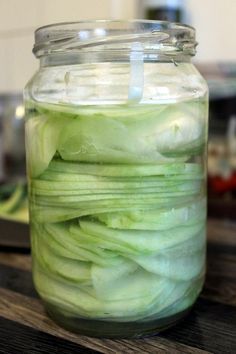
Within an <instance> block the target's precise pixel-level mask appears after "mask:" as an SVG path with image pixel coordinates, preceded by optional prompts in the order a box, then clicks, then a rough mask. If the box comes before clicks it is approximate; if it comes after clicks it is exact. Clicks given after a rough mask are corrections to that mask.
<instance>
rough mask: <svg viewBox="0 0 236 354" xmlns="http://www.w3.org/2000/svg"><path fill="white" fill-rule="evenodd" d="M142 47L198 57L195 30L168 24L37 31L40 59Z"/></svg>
mask: <svg viewBox="0 0 236 354" xmlns="http://www.w3.org/2000/svg"><path fill="white" fill-rule="evenodd" d="M133 43H142V45H143V50H144V51H145V52H157V51H162V52H165V53H168V52H169V53H172V55H173V53H179V52H182V53H184V54H186V55H195V48H196V45H197V43H196V41H195V29H194V28H193V27H191V26H188V25H184V24H180V23H173V22H168V21H149V20H130V21H120V20H96V21H79V22H65V23H56V24H52V25H48V26H44V27H40V28H38V29H37V30H36V31H35V45H34V48H33V53H34V54H35V56H36V57H37V58H39V57H42V56H45V55H50V54H56V53H65V52H68V51H70V52H76V51H98V50H103V51H104V50H115V51H117V50H130V49H131V47H132V44H133Z"/></svg>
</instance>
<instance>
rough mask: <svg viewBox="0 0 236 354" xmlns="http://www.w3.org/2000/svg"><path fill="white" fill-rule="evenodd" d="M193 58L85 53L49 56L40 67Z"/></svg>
mask: <svg viewBox="0 0 236 354" xmlns="http://www.w3.org/2000/svg"><path fill="white" fill-rule="evenodd" d="M191 58H192V56H191V55H189V54H186V53H184V52H181V51H180V52H161V51H160V52H141V51H129V52H128V51H86V52H85V51H84V52H69V53H66V52H65V53H58V54H55V53H53V54H49V55H45V56H42V57H41V58H40V67H50V66H61V65H76V64H89V63H103V62H104V63H107V62H110V63H112V62H114V63H119V62H120V63H128V62H130V61H131V60H136V61H138V60H139V61H143V62H145V63H149V62H150V63H158V62H160V63H171V62H172V63H176V64H178V63H190V62H191Z"/></svg>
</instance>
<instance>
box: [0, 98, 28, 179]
mask: <svg viewBox="0 0 236 354" xmlns="http://www.w3.org/2000/svg"><path fill="white" fill-rule="evenodd" d="M1 102H2V149H3V155H4V156H3V160H4V169H5V174H6V179H7V180H11V181H14V180H15V181H17V180H18V179H22V178H24V177H25V175H26V172H25V135H24V116H25V110H24V105H23V97H22V94H7V95H4V96H2V99H1Z"/></svg>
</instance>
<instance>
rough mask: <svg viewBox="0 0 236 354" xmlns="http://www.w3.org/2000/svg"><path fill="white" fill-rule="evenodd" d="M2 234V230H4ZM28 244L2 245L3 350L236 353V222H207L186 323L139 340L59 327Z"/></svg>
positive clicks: (0, 326)
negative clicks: (199, 284) (39, 286)
mask: <svg viewBox="0 0 236 354" xmlns="http://www.w3.org/2000/svg"><path fill="white" fill-rule="evenodd" d="M0 233H1V230H0ZM30 269H31V265H30V255H29V253H28V251H27V249H25V250H24V249H22V248H21V249H18V251H17V249H16V248H15V249H14V252H12V251H11V250H10V249H9V248H8V249H7V250H6V249H4V247H3V246H2V247H0V353H4V354H5V353H7V354H19V353H23V354H26V353H30V354H31V353H62V354H67V353H122V354H123V353H142V354H143V353H220V354H222V353H232V354H235V353H236V226H235V225H233V224H230V223H226V222H222V221H209V228H208V270H207V280H206V284H205V288H204V290H203V292H202V295H201V296H200V298H199V299H198V301H197V303H196V305H195V306H194V309H193V310H192V312H191V313H190V315H188V317H186V318H185V319H184V320H183V321H182V322H180V323H179V324H178V325H176V326H175V327H173V328H171V329H169V330H167V331H166V332H164V333H161V334H160V335H157V336H154V337H150V338H146V339H137V340H108V339H94V338H88V337H85V336H80V335H76V334H73V333H69V332H67V331H65V330H63V329H62V328H59V327H58V326H57V325H56V324H55V323H53V322H52V321H51V320H50V319H49V318H48V317H47V316H46V314H45V312H44V310H43V306H42V304H41V302H40V300H39V298H38V296H37V294H36V292H35V290H34V287H33V284H32V279H31V271H30Z"/></svg>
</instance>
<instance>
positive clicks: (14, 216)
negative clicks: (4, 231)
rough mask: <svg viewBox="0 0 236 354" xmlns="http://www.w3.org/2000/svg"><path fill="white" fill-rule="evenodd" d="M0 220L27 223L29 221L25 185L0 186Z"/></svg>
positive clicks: (19, 183)
mask: <svg viewBox="0 0 236 354" xmlns="http://www.w3.org/2000/svg"><path fill="white" fill-rule="evenodd" d="M0 218H2V219H7V220H12V221H18V222H23V223H27V222H28V220H29V213H28V198H27V188H26V183H24V182H18V183H16V184H13V183H11V184H3V185H1V186H0Z"/></svg>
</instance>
